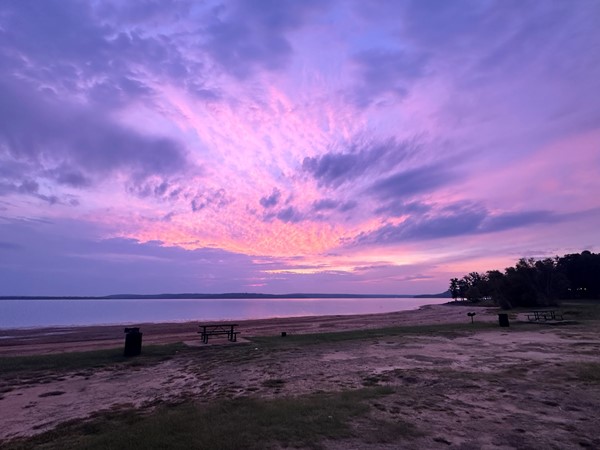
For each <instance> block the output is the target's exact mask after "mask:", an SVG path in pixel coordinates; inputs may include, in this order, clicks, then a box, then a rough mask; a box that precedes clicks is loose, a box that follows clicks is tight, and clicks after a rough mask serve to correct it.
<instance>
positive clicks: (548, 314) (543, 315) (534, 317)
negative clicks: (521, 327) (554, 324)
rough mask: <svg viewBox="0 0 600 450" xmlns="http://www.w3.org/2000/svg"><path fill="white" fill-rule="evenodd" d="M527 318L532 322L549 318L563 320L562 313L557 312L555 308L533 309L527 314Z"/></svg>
mask: <svg viewBox="0 0 600 450" xmlns="http://www.w3.org/2000/svg"><path fill="white" fill-rule="evenodd" d="M527 320H529V321H530V322H541V321H547V320H563V316H562V314H560V313H558V312H556V311H555V310H554V309H543V310H537V311H531V312H530V313H528V314H527Z"/></svg>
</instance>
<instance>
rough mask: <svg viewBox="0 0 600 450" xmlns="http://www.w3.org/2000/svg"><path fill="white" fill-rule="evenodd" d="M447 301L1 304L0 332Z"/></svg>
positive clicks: (356, 310)
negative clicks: (5, 330) (7, 329)
mask: <svg viewBox="0 0 600 450" xmlns="http://www.w3.org/2000/svg"><path fill="white" fill-rule="evenodd" d="M447 301H448V299H444V298H360V299H358V298H336V299H323V298H319V299H288V298H286V299H260V300H258V299H219V300H212V299H177V300H174V299H136V300H123V299H118V300H117V299H111V300H0V328H33V327H47V326H70V325H72V326H81V325H117V324H122V325H125V324H137V323H148V322H150V323H152V322H185V321H196V320H198V321H213V320H243V319H266V318H271V317H299V316H326V315H337V314H343V315H349V314H370V313H384V312H393V311H404V310H409V309H417V308H419V307H420V306H423V305H432V304H440V303H446V302H447Z"/></svg>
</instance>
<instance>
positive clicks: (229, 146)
mask: <svg viewBox="0 0 600 450" xmlns="http://www.w3.org/2000/svg"><path fill="white" fill-rule="evenodd" d="M599 21H600V4H599V3H598V2H597V1H595V0H578V1H576V2H572V1H568V0H564V1H563V0H561V1H557V2H551V3H549V2H536V1H511V0H508V1H506V0H502V1H500V0H498V1H488V2H481V1H476V0H473V1H471V0H460V1H453V2H447V1H442V0H440V1H426V2H425V1H412V0H403V1H385V0H381V1H379V0H377V1H369V2H343V1H339V0H330V1H312V0H311V1H293V0H290V1H287V0H260V1H242V0H239V1H237V0H231V1H224V2H223V1H218V0H217V1H212V0H209V1H207V2H194V1H187V0H167V1H154V0H137V1H128V2H121V1H116V0H98V1H94V2H88V1H83V0H47V1H36V0H7V1H4V2H2V3H1V4H0V99H2V101H0V295H10V294H57V295H60V294H65V295H66V294H69V295H79V294H80V295H88V294H109V293H114V292H124V291H127V292H148V293H150V292H165V291H175V292H176V291H179V292H181V291H188V292H223V291H229V292H232V291H258V292H292V291H294V292H298V291H305V292H306V291H309V292H357V293H423V292H440V291H443V290H445V289H446V288H447V284H448V279H449V278H450V277H453V276H458V275H461V274H462V273H464V272H465V271H473V270H480V271H482V270H488V269H493V268H503V267H505V266H507V265H510V264H512V263H514V261H515V260H516V259H518V258H519V257H524V256H552V255H554V254H560V253H566V252H579V251H582V250H584V249H589V250H592V251H599V250H600V249H599V248H598V246H599V245H600V244H599V243H598V229H600V197H598V196H597V195H596V194H595V193H596V192H600V177H598V173H599V171H600V102H599V101H598V99H597V93H598V92H600V59H599V58H598V55H597V53H598V52H597V48H600V31H599V28H598V22H599Z"/></svg>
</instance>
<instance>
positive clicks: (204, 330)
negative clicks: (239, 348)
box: [198, 323, 240, 344]
mask: <svg viewBox="0 0 600 450" xmlns="http://www.w3.org/2000/svg"><path fill="white" fill-rule="evenodd" d="M237 326H238V324H237V323H215V324H207V325H199V327H200V331H198V333H199V334H200V338H201V339H202V342H203V343H205V344H208V337H209V336H220V335H226V336H227V340H228V341H230V342H236V341H237V335H238V334H240V332H239V331H235V327H237Z"/></svg>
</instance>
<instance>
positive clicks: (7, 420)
mask: <svg viewBox="0 0 600 450" xmlns="http://www.w3.org/2000/svg"><path fill="white" fill-rule="evenodd" d="M472 310H473V309H472V308H470V307H467V306H446V305H434V306H426V307H423V308H421V309H419V310H416V311H403V312H398V313H388V314H374V315H362V316H328V317H302V318H286V319H269V320H252V321H243V322H239V325H240V326H239V329H240V331H241V332H242V335H241V336H242V338H241V339H240V340H239V342H238V343H228V342H227V341H226V340H224V339H223V340H218V339H215V340H212V341H211V343H209V345H208V346H205V345H204V344H200V342H199V338H198V334H197V333H196V332H197V323H180V324H141V325H140V327H141V329H142V330H141V331H142V332H143V333H144V345H147V344H149V343H171V342H186V343H188V344H189V345H192V346H198V347H201V348H202V349H203V350H202V355H201V360H199V359H197V360H190V359H189V358H177V357H176V358H173V359H171V360H168V361H164V362H160V363H157V364H156V365H153V366H151V367H140V368H137V369H132V368H127V369H123V368H119V367H115V368H110V369H102V370H94V369H89V370H83V371H78V372H75V373H67V374H63V375H61V376H60V377H56V376H48V377H46V378H42V379H37V380H33V381H29V382H23V383H16V384H15V383H13V384H12V385H11V386H10V389H12V390H8V391H7V392H5V393H3V394H2V399H1V400H0V423H1V424H2V426H1V427H0V440H1V439H11V438H14V437H19V436H30V435H33V434H36V433H40V432H42V431H45V430H48V429H52V428H53V427H55V426H56V425H58V424H60V423H62V422H64V421H67V420H71V419H77V418H86V417H89V416H90V415H91V414H93V413H94V412H97V411H102V410H107V409H115V408H121V407H131V406H135V407H151V406H152V405H155V404H157V402H164V401H176V400H180V399H182V398H194V399H197V400H198V401H206V402H210V401H211V400H214V399H217V398H225V397H226V398H232V397H236V396H245V395H257V396H261V397H265V398H271V397H277V396H283V395H301V394H304V393H313V392H316V391H318V390H323V391H339V390H343V389H358V388H361V387H363V386H368V385H392V386H394V387H395V389H396V391H397V392H399V393H401V395H393V396H389V397H386V398H385V399H383V400H378V402H379V403H378V405H377V409H376V414H380V415H381V416H382V419H385V420H394V419H395V418H403V420H407V419H408V420H410V421H411V422H413V423H414V424H415V425H416V426H417V427H418V428H419V429H420V430H422V431H423V432H424V435H423V437H420V438H415V439H414V440H413V441H412V442H411V443H410V445H409V446H408V447H407V448H417V449H419V448H423V449H425V448H490V449H501V448H528V447H529V448H579V447H580V446H582V447H586V446H588V447H595V448H600V439H599V437H598V436H599V434H598V433H597V432H596V431H595V430H598V429H600V419H599V418H598V417H597V411H598V409H597V405H599V404H600V388H599V386H598V384H597V383H596V384H594V383H585V382H581V381H580V380H578V379H577V377H576V376H575V372H576V370H577V368H578V367H580V365H581V364H586V363H594V362H598V354H600V330H597V329H595V328H590V327H582V326H580V325H577V324H571V325H569V324H567V325H564V326H554V327H552V326H539V325H534V324H528V323H525V322H524V321H522V318H520V317H517V318H515V317H511V327H510V328H500V327H498V328H495V327H493V328H490V329H489V330H486V331H481V332H472V333H470V332H466V333H458V334H452V335H445V334H435V333H433V334H425V335H415V336H411V335H410V334H409V335H401V336H392V337H385V338H379V339H376V338H369V339H364V340H350V341H341V342H333V343H323V344H318V345H310V346H307V347H302V346H297V347H291V348H287V347H285V349H283V350H280V351H277V352H276V355H274V353H273V352H272V351H263V349H261V347H260V345H257V344H254V343H253V342H252V337H256V336H279V335H280V334H281V332H282V331H286V332H287V333H288V334H289V335H294V334H302V333H315V332H323V331H342V330H356V329H366V328H382V327H387V326H399V325H407V326H408V325H426V324H440V323H465V324H466V323H468V322H469V321H470V319H469V318H468V317H467V316H466V313H467V312H468V311H472ZM475 311H476V312H477V315H476V317H475V320H476V321H479V322H481V321H487V322H496V323H497V320H498V319H497V315H496V311H495V310H494V309H488V308H476V309H475ZM0 335H2V339H0V355H26V354H39V353H46V354H48V353H56V352H68V351H81V350H91V349H100V348H114V347H119V346H122V345H123V341H124V338H123V329H122V327H112V326H111V327H85V328H73V329H38V330H12V331H8V332H0ZM282 339H284V338H282ZM223 346H229V347H230V348H234V346H238V348H240V349H243V350H244V351H245V352H252V355H251V356H252V357H251V358H239V359H235V358H229V359H227V360H215V359H214V358H212V357H211V350H210V349H211V348H215V347H218V348H223ZM213 353H214V352H213ZM268 380H279V381H281V383H271V384H270V383H268V382H265V381H268ZM565 380H566V381H565ZM327 446H328V447H330V448H351V447H353V446H357V447H360V446H364V443H360V442H352V441H344V442H340V443H336V442H331V443H328V444H327ZM377 447H378V448H379V447H380V446H377ZM389 448H397V447H395V446H390V447H389Z"/></svg>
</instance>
